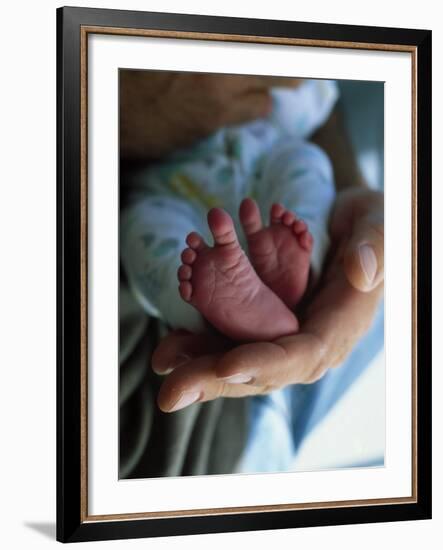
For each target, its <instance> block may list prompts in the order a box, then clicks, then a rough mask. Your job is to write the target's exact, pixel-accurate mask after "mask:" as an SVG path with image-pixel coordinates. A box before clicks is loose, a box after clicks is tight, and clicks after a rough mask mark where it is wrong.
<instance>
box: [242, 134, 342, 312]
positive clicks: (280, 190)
mask: <svg viewBox="0 0 443 550" xmlns="http://www.w3.org/2000/svg"><path fill="white" fill-rule="evenodd" d="M251 187H252V195H253V196H255V197H256V198H257V201H258V205H259V208H260V210H261V213H262V215H266V216H268V215H269V218H270V225H269V226H268V227H264V228H263V226H262V223H261V215H260V210H259V208H258V207H257V205H256V204H255V203H254V202H253V201H252V200H251V199H246V200H245V201H243V203H242V205H241V209H240V217H241V221H242V224H243V228H244V231H245V234H246V236H247V239H248V247H249V253H250V257H251V262H252V263H253V265H254V267H255V269H256V270H257V272H258V273H259V275H260V277H261V278H262V280H263V281H264V282H265V283H266V284H267V285H268V286H270V288H272V289H273V290H274V292H276V293H277V294H278V295H279V296H280V297H281V298H282V299H283V300H284V301H285V303H286V304H287V305H289V306H294V305H295V304H296V303H297V301H298V300H299V299H300V298H301V296H302V294H303V292H304V290H305V288H306V284H307V279H308V275H309V271H310V270H311V272H312V274H313V275H314V277H316V276H318V275H319V273H320V271H321V268H322V263H323V260H324V256H325V254H326V251H327V248H328V246H329V238H328V230H327V224H328V217H329V212H330V209H331V206H332V204H333V201H334V197H335V190H334V180H333V172H332V166H331V164H330V162H329V159H328V158H327V156H326V155H325V154H324V153H323V151H322V150H321V149H320V148H319V147H317V146H315V145H313V144H310V143H307V142H304V141H299V140H287V139H285V140H284V141H280V142H278V143H277V144H276V145H275V146H274V147H273V149H272V151H271V152H270V153H268V156H267V158H266V159H265V161H264V162H263V169H262V172H261V174H260V175H259V177H257V179H256V181H255V182H253V184H252V186H251ZM282 205H283V206H282ZM294 237H295V238H294Z"/></svg>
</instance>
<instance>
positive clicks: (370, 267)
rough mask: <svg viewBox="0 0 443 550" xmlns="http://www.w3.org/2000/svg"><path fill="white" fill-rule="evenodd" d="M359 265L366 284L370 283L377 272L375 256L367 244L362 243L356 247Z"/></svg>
mask: <svg viewBox="0 0 443 550" xmlns="http://www.w3.org/2000/svg"><path fill="white" fill-rule="evenodd" d="M358 255H359V258H360V265H361V268H362V270H363V273H364V274H365V277H366V281H367V283H368V284H372V282H373V281H374V279H375V274H376V273H377V256H376V255H375V252H374V249H373V248H372V246H370V245H368V244H363V245H361V246H360V247H359V249H358Z"/></svg>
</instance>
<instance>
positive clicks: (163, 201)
mask: <svg viewBox="0 0 443 550" xmlns="http://www.w3.org/2000/svg"><path fill="white" fill-rule="evenodd" d="M205 220H206V212H205V211H204V210H203V209H202V211H201V212H199V211H197V209H196V208H195V207H192V206H190V205H189V203H188V202H186V201H185V200H183V199H180V198H175V197H169V196H149V195H148V194H146V193H140V194H139V195H138V196H134V197H133V198H132V200H131V202H130V204H129V206H128V207H126V208H125V209H124V210H123V212H122V214H121V219H120V258H121V262H122V265H123V269H124V271H125V274H126V276H127V278H128V282H129V286H130V288H131V290H132V292H133V293H134V295H135V296H136V298H137V299H138V301H139V303H140V304H141V305H142V307H143V308H144V309H145V310H146V312H147V313H148V314H150V315H152V316H154V317H158V318H160V319H162V320H163V321H164V322H165V323H167V324H168V325H169V326H170V327H171V328H174V329H176V328H185V329H188V330H191V331H193V332H201V331H203V329H204V326H205V323H204V320H203V317H202V316H201V315H200V313H199V312H198V311H197V310H196V309H195V308H193V307H192V306H191V305H189V304H187V303H186V302H184V301H183V300H182V299H181V297H180V295H179V292H178V282H177V269H178V267H179V265H180V263H181V262H180V253H181V251H182V250H183V248H184V246H185V238H186V235H187V234H188V233H189V232H191V231H194V230H196V229H197V230H198V231H200V232H202V234H203V235H205V236H206V235H207V226H206V224H205Z"/></svg>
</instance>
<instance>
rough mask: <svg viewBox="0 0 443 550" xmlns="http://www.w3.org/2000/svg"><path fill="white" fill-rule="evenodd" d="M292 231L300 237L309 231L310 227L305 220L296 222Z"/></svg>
mask: <svg viewBox="0 0 443 550" xmlns="http://www.w3.org/2000/svg"><path fill="white" fill-rule="evenodd" d="M292 230H293V231H294V233H295V234H296V235H300V234H301V233H304V232H305V231H307V230H308V226H307V225H306V223H305V222H304V221H303V220H295V221H294V224H293V226H292Z"/></svg>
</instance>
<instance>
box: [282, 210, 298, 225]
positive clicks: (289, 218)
mask: <svg viewBox="0 0 443 550" xmlns="http://www.w3.org/2000/svg"><path fill="white" fill-rule="evenodd" d="M282 221H283V223H284V225H287V226H288V227H290V226H291V225H292V224H293V223H294V221H295V216H294V214H293V213H292V212H288V211H286V212H285V213H284V214H283V218H282Z"/></svg>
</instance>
